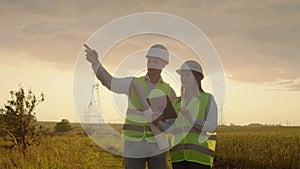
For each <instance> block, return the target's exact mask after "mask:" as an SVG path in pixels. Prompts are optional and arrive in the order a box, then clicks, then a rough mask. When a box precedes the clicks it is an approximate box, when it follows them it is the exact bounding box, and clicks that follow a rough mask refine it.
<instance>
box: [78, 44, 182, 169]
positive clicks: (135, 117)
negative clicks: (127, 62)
mask: <svg viewBox="0 0 300 169" xmlns="http://www.w3.org/2000/svg"><path fill="white" fill-rule="evenodd" d="M84 46H85V47H86V50H85V51H86V56H87V57H86V59H87V60H88V61H89V62H90V63H91V64H92V68H93V70H94V72H95V74H96V76H97V78H98V79H99V80H100V81H101V83H102V84H103V85H104V86H106V87H107V88H108V89H109V90H111V91H113V92H115V93H119V94H126V95H127V96H128V110H127V113H126V119H125V123H124V127H123V132H122V133H123V138H124V140H125V143H124V156H125V159H124V160H125V168H126V169H145V165H146V162H148V169H166V168H167V160H166V155H167V154H166V149H164V150H161V149H160V148H159V147H158V145H157V142H156V140H155V138H154V134H153V132H152V129H153V125H152V124H151V121H150V122H149V120H146V121H145V120H143V119H145V118H146V117H145V114H144V113H143V111H144V110H143V108H142V104H141V103H140V101H139V99H138V93H136V92H137V91H135V90H134V87H133V84H136V83H139V84H141V85H142V86H143V89H144V91H143V92H144V93H146V95H148V96H149V94H150V93H151V91H154V90H156V89H157V90H160V91H162V92H163V93H164V94H165V95H167V96H168V97H169V98H170V100H173V98H175V97H176V94H175V92H174V90H173V89H172V88H171V87H170V86H169V84H167V83H165V82H164V81H163V80H162V78H161V71H162V69H163V68H164V67H165V66H166V65H167V64H168V63H169V52H168V50H167V48H165V47H164V46H163V45H161V44H156V45H153V46H151V47H150V49H149V50H148V52H147V55H146V57H147V74H146V75H145V76H142V77H125V78H115V77H112V76H111V75H110V74H109V72H108V71H107V70H106V69H105V68H104V67H103V66H102V64H101V63H100V62H99V60H98V54H97V52H96V51H95V50H92V49H91V48H90V47H88V46H87V45H84ZM146 119H147V118H146ZM150 126H151V127H150ZM153 131H154V130H153Z"/></svg>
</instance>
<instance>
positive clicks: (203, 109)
mask: <svg viewBox="0 0 300 169" xmlns="http://www.w3.org/2000/svg"><path fill="white" fill-rule="evenodd" d="M177 73H179V74H180V75H181V83H182V88H181V90H182V91H181V92H182V93H181V96H180V97H178V98H175V99H174V100H173V101H172V104H173V106H174V108H175V110H176V112H177V115H178V117H177V119H176V120H175V122H174V124H173V126H172V129H170V128H169V129H168V130H169V132H170V130H171V131H172V133H173V134H174V139H173V144H172V149H171V161H172V166H173V169H201V168H211V166H212V164H213V156H214V150H215V146H216V133H215V130H216V128H217V106H216V103H215V100H214V98H213V96H212V95H211V94H208V93H205V92H204V91H203V89H202V86H201V81H202V80H203V78H204V75H203V71H202V67H201V66H200V64H199V63H197V62H195V61H192V60H189V61H186V62H185V63H183V65H182V66H181V68H180V69H179V70H177ZM158 127H160V128H162V129H166V128H167V126H166V123H164V122H162V121H160V122H159V123H158Z"/></svg>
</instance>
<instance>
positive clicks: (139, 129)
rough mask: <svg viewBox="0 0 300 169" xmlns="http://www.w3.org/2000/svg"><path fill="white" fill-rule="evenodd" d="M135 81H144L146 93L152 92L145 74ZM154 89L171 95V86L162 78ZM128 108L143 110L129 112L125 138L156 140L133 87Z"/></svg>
mask: <svg viewBox="0 0 300 169" xmlns="http://www.w3.org/2000/svg"><path fill="white" fill-rule="evenodd" d="M134 82H139V83H142V85H143V87H144V89H145V92H146V94H147V95H148V96H149V94H150V92H149V89H148V87H147V85H146V81H145V76H142V77H138V78H134ZM152 91H160V92H156V93H162V94H163V95H168V96H170V91H171V87H170V85H169V84H167V83H165V82H163V81H162V80H161V81H160V82H158V84H157V85H156V86H155V88H154V89H153V90H152ZM128 109H136V110H139V111H141V112H140V113H134V114H131V113H128V112H127V115H126V119H125V123H124V126H123V131H122V135H123V138H124V139H126V140H130V141H141V140H143V139H146V140H147V141H149V142H155V139H154V137H153V133H152V131H151V129H150V126H149V123H148V122H147V119H146V117H145V115H144V113H143V112H142V106H141V104H140V102H139V100H138V97H137V95H136V93H135V91H134V90H133V89H131V91H130V95H129V105H128Z"/></svg>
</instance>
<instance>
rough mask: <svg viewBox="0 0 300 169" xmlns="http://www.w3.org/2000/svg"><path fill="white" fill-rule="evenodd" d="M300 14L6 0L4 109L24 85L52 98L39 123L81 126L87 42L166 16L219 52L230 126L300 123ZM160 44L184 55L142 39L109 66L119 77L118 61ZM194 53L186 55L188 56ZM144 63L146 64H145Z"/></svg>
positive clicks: (1, 57) (0, 72) (189, 3)
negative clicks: (78, 101)
mask: <svg viewBox="0 0 300 169" xmlns="http://www.w3.org/2000/svg"><path fill="white" fill-rule="evenodd" d="M299 11H300V2H299V1H297V0H287V1H274V0H264V1H258V0H253V1H247V0H232V1H231V0H230V1H226V3H225V2H224V1H221V0H212V1H198V0H182V1H180V0H172V1H158V0H151V1H145V2H144V1H131V0H128V1H124V0H118V1H114V0H112V1H98V0H87V1H79V0H72V1H56V0H51V1H50V0H45V1H37V0H22V1H12V0H1V1H0V14H1V17H0V25H1V26H0V32H1V33H0V44H1V45H0V77H1V85H0V95H1V97H0V105H1V106H2V105H4V103H5V102H6V100H7V99H9V97H10V95H9V91H11V90H16V89H17V88H18V85H19V84H22V86H24V87H25V88H31V89H32V90H33V91H34V93H36V94H39V93H41V92H43V93H44V94H45V97H46V101H45V102H43V103H41V104H40V105H39V107H38V108H37V110H36V111H37V117H38V120H41V121H59V120H61V119H63V118H67V119H69V120H70V121H73V122H76V121H78V120H77V115H76V110H75V108H74V103H73V93H72V92H73V76H74V70H75V65H76V60H77V57H78V56H79V53H80V51H81V50H82V47H83V46H82V45H83V44H84V43H85V42H86V41H87V40H88V38H89V37H90V36H91V35H92V34H93V33H94V32H96V31H97V30H98V29H99V28H100V27H101V26H104V25H105V24H107V23H108V22H110V21H112V20H114V19H117V18H119V17H122V16H125V15H129V14H133V13H138V12H163V13H169V14H173V15H177V16H179V17H182V18H185V19H186V20H188V21H190V22H191V23H193V24H194V25H195V26H197V27H198V28H199V29H201V30H202V31H203V32H204V33H205V34H206V35H207V37H208V38H209V39H210V40H211V42H212V43H213V45H214V47H215V48H216V50H217V51H218V53H219V56H220V60H221V62H222V64H223V68H224V73H225V76H226V101H225V107H224V112H223V123H226V124H230V123H235V124H242V125H243V124H248V123H263V124H265V123H267V124H284V125H300V104H299V100H300V56H299V53H300V46H299V44H300V32H299V30H300V22H299V21H298V20H299V18H300V12H299ZM155 43H163V44H164V45H166V47H167V48H168V49H169V50H170V51H171V52H173V53H178V54H179V55H181V54H180V52H176V50H178V46H180V49H183V48H184V46H181V44H180V43H179V42H175V41H174V40H172V39H168V38H163V37H159V36H150V35H145V36H139V37H134V38H131V39H128V41H124V43H120V44H119V45H118V46H116V47H115V48H114V50H113V51H112V53H110V56H109V57H108V58H114V59H108V60H103V64H104V66H105V67H107V68H108V69H109V70H110V71H111V72H114V71H115V67H117V66H118V63H117V62H116V61H113V60H117V59H115V58H118V56H120V57H121V56H122V55H124V56H126V55H129V54H131V52H134V50H139V49H140V50H141V49H145V48H147V47H149V46H151V45H152V44H155ZM130 45H132V46H133V47H132V48H130V49H128V48H127V47H126V46H130ZM133 49H134V50H133ZM191 55H192V53H190V54H189V53H185V56H182V57H183V58H182V59H183V60H184V59H188V58H189V56H191ZM141 62H143V59H142V60H141ZM142 64H144V66H146V60H145V59H144V63H141V65H142ZM142 66H143V65H142ZM174 69H175V68H174ZM128 74H130V72H129V73H128ZM205 84H208V83H205ZM171 85H172V87H174V88H177V87H178V86H176V84H175V83H174V84H173V83H171ZM174 85H175V86H174ZM206 89H207V91H208V92H212V91H210V88H209V87H207V86H206ZM101 90H103V88H102V89H101ZM104 90H105V89H104ZM176 93H177V94H179V91H178V90H176ZM100 99H101V100H103V99H105V98H103V97H102V98H100ZM103 107H105V106H104V105H103ZM104 109H110V107H109V105H106V108H104ZM104 116H105V118H106V120H107V121H109V122H116V121H117V122H119V120H120V117H119V116H114V115H109V113H108V112H104Z"/></svg>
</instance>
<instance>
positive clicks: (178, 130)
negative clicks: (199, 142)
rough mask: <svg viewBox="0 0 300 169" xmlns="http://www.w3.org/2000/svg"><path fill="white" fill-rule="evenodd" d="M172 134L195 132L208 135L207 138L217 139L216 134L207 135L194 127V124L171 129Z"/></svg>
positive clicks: (205, 135)
mask: <svg viewBox="0 0 300 169" xmlns="http://www.w3.org/2000/svg"><path fill="white" fill-rule="evenodd" d="M173 132H174V134H181V133H196V134H201V135H202V136H204V137H208V138H207V139H209V140H217V136H216V135H214V134H212V135H209V134H207V133H203V132H202V133H201V130H198V129H197V128H195V127H194V126H192V127H190V126H189V127H187V126H185V127H183V128H174V130H173Z"/></svg>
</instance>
